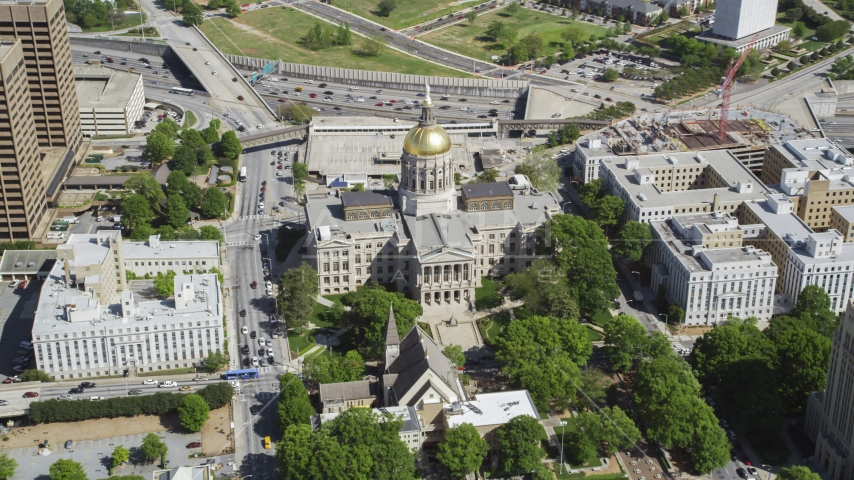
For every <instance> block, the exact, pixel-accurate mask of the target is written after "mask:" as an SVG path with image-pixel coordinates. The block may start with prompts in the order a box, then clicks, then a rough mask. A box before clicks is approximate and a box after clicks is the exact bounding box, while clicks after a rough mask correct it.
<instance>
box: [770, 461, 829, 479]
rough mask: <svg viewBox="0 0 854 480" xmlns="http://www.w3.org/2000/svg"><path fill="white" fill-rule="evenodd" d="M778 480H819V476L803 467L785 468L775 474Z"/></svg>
mask: <svg viewBox="0 0 854 480" xmlns="http://www.w3.org/2000/svg"><path fill="white" fill-rule="evenodd" d="M777 477H778V478H779V479H780V480H821V475H819V474H817V473H815V472H813V471H812V470H810V469H809V467H806V466H803V465H792V466H790V467H785V468H783V469H782V470H780V472H779V473H778V474H777Z"/></svg>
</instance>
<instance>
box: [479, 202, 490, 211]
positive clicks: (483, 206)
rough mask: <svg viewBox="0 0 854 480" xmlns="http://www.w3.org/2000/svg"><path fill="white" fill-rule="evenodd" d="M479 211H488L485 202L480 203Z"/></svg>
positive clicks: (487, 205)
mask: <svg viewBox="0 0 854 480" xmlns="http://www.w3.org/2000/svg"><path fill="white" fill-rule="evenodd" d="M480 209H481V210H489V204H488V203H486V202H483V203H481V204H480Z"/></svg>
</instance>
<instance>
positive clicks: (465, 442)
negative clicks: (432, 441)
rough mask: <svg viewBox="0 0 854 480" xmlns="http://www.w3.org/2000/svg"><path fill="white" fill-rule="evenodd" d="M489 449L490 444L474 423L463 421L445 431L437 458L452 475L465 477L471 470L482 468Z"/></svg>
mask: <svg viewBox="0 0 854 480" xmlns="http://www.w3.org/2000/svg"><path fill="white" fill-rule="evenodd" d="M488 451H489V444H488V443H486V440H484V439H483V438H481V436H480V432H478V431H477V429H476V428H474V425H472V424H470V423H463V424H462V425H459V426H457V427H453V428H450V429H448V430H446V431H445V436H444V437H443V438H442V440H441V441H440V442H439V451H438V453H436V460H438V461H439V462H440V463H441V464H442V465H444V466H445V468H447V469H448V471H449V472H451V476H452V477H454V478H465V477H466V475H467V474H468V473H469V472H476V471H477V470H478V469H479V468H480V464H481V463H483V457H484V456H486V452H488Z"/></svg>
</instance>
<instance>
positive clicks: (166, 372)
mask: <svg viewBox="0 0 854 480" xmlns="http://www.w3.org/2000/svg"><path fill="white" fill-rule="evenodd" d="M195 370H196V369H195V368H194V367H188V368H172V369H169V370H157V371H155V372H139V373H137V374H136V376H137V377H156V376H161V375H184V374H187V373H193V372H194V371H195ZM102 378H104V377H102ZM114 378H116V377H114ZM118 378H120V377H118Z"/></svg>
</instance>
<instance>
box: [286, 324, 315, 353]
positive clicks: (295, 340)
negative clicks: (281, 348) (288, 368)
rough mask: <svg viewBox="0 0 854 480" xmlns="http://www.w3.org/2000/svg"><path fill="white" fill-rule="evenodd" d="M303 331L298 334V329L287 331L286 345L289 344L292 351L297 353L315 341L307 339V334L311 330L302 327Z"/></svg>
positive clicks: (309, 346) (311, 345)
mask: <svg viewBox="0 0 854 480" xmlns="http://www.w3.org/2000/svg"><path fill="white" fill-rule="evenodd" d="M303 332H304V333H303V334H302V335H300V334H299V332H298V331H288V345H290V347H291V351H292V352H295V353H297V354H299V355H301V354H303V353H304V352H305V351H306V350H308V349H309V348H311V347H313V346H314V345H315V343H313V342H311V343H309V341H308V336H309V335H311V332H310V331H309V330H305V329H303Z"/></svg>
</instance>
